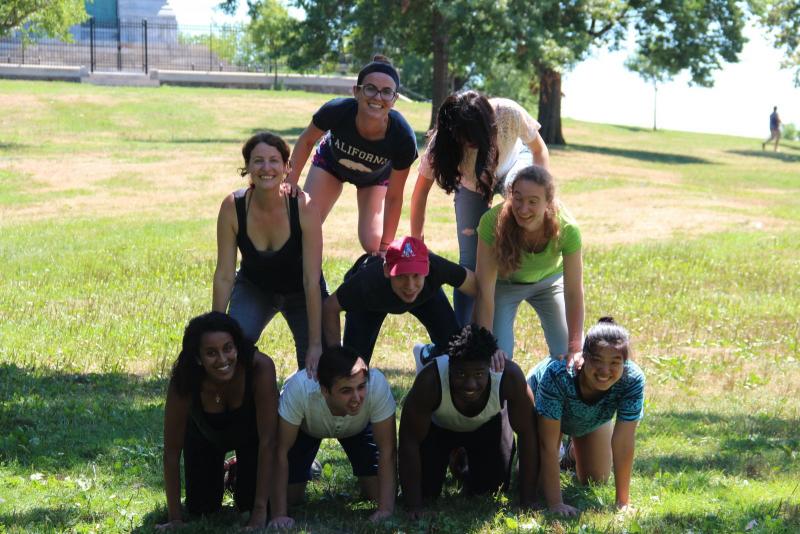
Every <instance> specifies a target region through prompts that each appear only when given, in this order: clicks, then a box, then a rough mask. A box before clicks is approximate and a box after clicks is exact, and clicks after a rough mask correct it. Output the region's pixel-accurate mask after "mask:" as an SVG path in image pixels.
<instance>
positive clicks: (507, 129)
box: [411, 91, 550, 326]
mask: <svg viewBox="0 0 800 534" xmlns="http://www.w3.org/2000/svg"><path fill="white" fill-rule="evenodd" d="M540 127H541V125H540V124H539V123H538V122H537V121H536V120H535V119H534V118H533V117H531V116H530V114H529V113H528V112H527V111H526V110H525V108H523V107H522V106H520V105H519V104H517V103H516V102H514V101H513V100H509V99H507V98H491V99H488V98H486V97H485V96H483V95H482V94H480V93H478V92H477V91H465V92H462V93H457V94H453V95H450V96H449V97H447V99H446V100H445V101H444V102H443V103H442V106H441V107H440V108H439V112H438V114H437V118H436V127H435V129H434V130H433V131H432V132H431V133H430V140H429V141H428V148H427V149H426V151H425V154H424V155H423V156H422V159H421V161H420V165H419V176H418V178H417V183H416V184H415V186H414V193H413V195H412V196H411V235H412V236H413V237H416V238H417V239H424V232H423V226H424V225H425V208H426V205H427V201H428V194H429V192H430V189H431V187H432V186H433V183H434V181H435V182H436V183H437V184H439V186H440V187H441V188H442V189H444V190H445V192H446V193H448V194H450V193H455V195H454V198H453V202H454V206H455V217H456V229H457V238H458V251H459V252H458V254H459V256H458V263H459V265H463V266H464V267H466V268H467V269H470V270H472V271H474V270H475V261H476V251H477V248H478V234H477V231H476V229H477V227H478V221H479V220H480V218H481V216H482V215H483V214H484V213H486V211H487V210H488V209H489V207H490V206H491V205H492V196H493V195H494V193H495V192H500V193H501V194H505V191H506V186H507V185H508V184H509V183H510V182H511V181H512V180H513V179H514V176H516V174H517V172H518V171H519V170H520V169H522V168H524V167H527V166H528V165H530V164H531V163H535V164H537V165H540V166H542V167H544V168H547V167H548V165H549V160H550V157H549V153H548V150H547V146H546V145H545V144H544V141H543V140H542V137H541V136H540V135H539V128H540ZM473 304H474V301H473V298H472V297H471V296H470V295H466V294H464V293H463V292H461V291H458V290H456V291H453V307H454V308H455V312H456V317H457V319H458V323H459V325H460V326H465V325H466V324H468V323H469V322H471V320H472V308H473Z"/></svg>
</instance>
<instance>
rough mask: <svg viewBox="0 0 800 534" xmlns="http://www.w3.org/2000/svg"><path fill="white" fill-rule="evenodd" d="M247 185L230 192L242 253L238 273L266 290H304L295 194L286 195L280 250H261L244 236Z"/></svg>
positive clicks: (271, 291) (301, 236)
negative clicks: (286, 214)
mask: <svg viewBox="0 0 800 534" xmlns="http://www.w3.org/2000/svg"><path fill="white" fill-rule="evenodd" d="M246 193H247V189H240V190H238V191H236V192H235V193H234V194H233V198H234V202H235V204H236V219H237V220H238V221H239V232H238V233H237V234H236V245H237V246H238V247H239V250H240V251H241V253H242V263H241V265H240V266H239V274H240V275H241V276H244V277H245V278H247V280H249V281H250V282H252V283H253V284H255V285H256V286H258V287H259V288H261V289H262V290H264V291H266V292H267V293H279V294H288V293H296V292H298V291H303V232H302V230H301V229H300V212H299V210H298V207H297V197H291V196H290V197H288V202H289V228H290V230H289V239H288V240H287V241H286V243H284V245H283V246H282V247H281V248H280V249H279V250H267V251H260V250H258V249H256V247H255V246H254V245H253V242H252V241H250V238H249V237H248V236H247V196H246Z"/></svg>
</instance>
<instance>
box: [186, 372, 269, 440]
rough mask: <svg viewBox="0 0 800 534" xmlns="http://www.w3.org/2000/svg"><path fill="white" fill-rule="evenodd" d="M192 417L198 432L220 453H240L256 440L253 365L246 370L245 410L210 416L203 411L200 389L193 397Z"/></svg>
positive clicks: (243, 401) (190, 411) (240, 407)
mask: <svg viewBox="0 0 800 534" xmlns="http://www.w3.org/2000/svg"><path fill="white" fill-rule="evenodd" d="M189 416H190V418H191V420H192V422H193V423H194V426H195V429H196V430H198V431H199V432H200V434H202V435H203V437H204V438H206V439H207V440H208V441H210V442H211V443H213V444H214V445H215V446H216V447H217V448H218V449H220V450H231V449H236V448H238V447H239V446H240V445H241V444H243V443H244V442H246V441H248V440H250V439H252V438H253V435H255V436H257V435H258V432H257V424H256V403H255V397H254V396H253V371H252V364H251V365H249V366H247V367H245V370H244V395H243V396H242V405H241V406H239V407H238V408H234V409H233V410H227V411H224V412H221V413H208V412H206V411H204V410H203V402H202V401H201V400H200V390H199V388H198V390H197V391H196V392H195V393H194V395H192V405H191V408H190V410H189Z"/></svg>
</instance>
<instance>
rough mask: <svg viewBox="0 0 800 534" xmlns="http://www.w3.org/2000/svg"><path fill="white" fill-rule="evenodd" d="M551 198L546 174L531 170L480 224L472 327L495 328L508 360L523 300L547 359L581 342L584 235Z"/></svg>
mask: <svg viewBox="0 0 800 534" xmlns="http://www.w3.org/2000/svg"><path fill="white" fill-rule="evenodd" d="M555 195H556V192H555V183H554V181H553V177H552V176H551V175H550V173H549V172H547V170H546V169H544V168H543V167H539V166H537V165H531V166H530V167H526V168H524V169H522V170H521V171H519V173H517V175H516V177H515V178H514V181H513V182H511V185H510V187H509V190H508V192H507V193H506V199H505V202H504V203H503V204H500V205H499V206H495V207H493V208H492V209H490V210H489V211H487V212H486V214H484V215H483V217H481V220H480V224H479V225H478V235H479V236H480V239H479V241H478V267H477V270H476V272H475V276H476V277H477V279H478V301H477V303H476V305H475V322H477V323H478V324H480V325H481V326H484V327H486V328H490V329H492V331H493V332H494V335H495V336H497V344H498V345H499V346H500V349H502V350H503V351H505V353H506V354H507V355H508V356H509V358H511V357H512V356H513V351H514V320H515V319H516V316H517V310H518V308H519V305H520V303H521V302H522V301H523V300H524V301H526V302H528V304H530V305H531V306H532V307H533V309H534V310H535V311H536V314H537V315H538V316H539V321H540V322H541V325H542V330H544V337H545V341H547V347H548V349H549V350H550V356H551V357H553V358H558V357H561V356H563V355H565V354H566V355H568V357H569V358H571V356H572V355H574V354H576V353H579V352H580V350H581V346H582V344H583V315H584V303H583V259H582V257H581V233H580V230H579V228H578V225H577V224H576V222H575V220H574V219H573V218H572V216H571V215H570V214H569V212H567V210H566V208H565V207H564V206H563V205H562V204H561V203H560V202H558V201H557V200H556V196H555Z"/></svg>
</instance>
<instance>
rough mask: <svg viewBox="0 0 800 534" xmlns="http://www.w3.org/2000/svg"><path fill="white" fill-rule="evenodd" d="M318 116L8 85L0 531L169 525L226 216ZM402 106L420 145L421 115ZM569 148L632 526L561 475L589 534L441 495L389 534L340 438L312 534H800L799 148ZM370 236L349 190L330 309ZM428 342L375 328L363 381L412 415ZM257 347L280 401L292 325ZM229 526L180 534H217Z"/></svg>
mask: <svg viewBox="0 0 800 534" xmlns="http://www.w3.org/2000/svg"><path fill="white" fill-rule="evenodd" d="M328 98H329V97H328V96H326V95H319V94H307V93H299V92H291V91H284V92H273V91H244V90H220V89H203V88H197V89H189V88H175V87H162V88H159V89H134V88H102V87H94V86H88V85H79V84H66V83H33V82H21V81H4V80H0V102H2V107H3V113H2V114H0V257H1V258H2V261H1V262H0V533H6V532H14V533H16V532H128V531H132V530H133V531H140V532H149V531H151V530H152V527H153V525H154V524H155V523H157V522H161V521H163V520H164V519H165V515H166V511H165V505H164V501H165V499H164V493H163V487H162V476H161V444H162V419H163V402H164V394H165V385H166V377H167V375H168V372H169V369H170V366H171V364H172V361H173V360H174V358H175V357H176V355H177V352H178V348H179V343H180V337H181V335H182V329H183V326H184V325H185V323H186V321H187V320H188V318H190V317H192V316H194V315H196V314H198V313H201V312H203V311H206V310H207V309H208V308H209V307H210V303H211V277H212V272H213V269H214V261H215V237H214V231H215V219H216V215H217V211H218V208H219V203H220V202H221V201H222V198H223V197H224V196H225V195H226V194H227V193H229V192H230V191H232V190H234V189H236V188H238V187H240V186H241V184H242V183H243V181H242V179H241V178H239V176H238V174H237V173H236V169H237V167H239V166H241V161H240V159H241V155H240V147H241V144H242V142H243V141H244V140H245V139H246V138H247V137H249V136H250V135H251V134H252V133H253V132H255V131H258V130H261V129H270V130H272V131H275V132H277V133H279V134H281V135H283V136H285V137H286V138H287V140H288V141H289V142H290V143H293V142H294V141H295V140H296V139H297V136H298V135H299V133H300V132H301V131H302V129H303V128H304V127H305V126H306V125H307V123H308V121H309V120H310V117H311V114H312V113H313V111H314V110H315V109H316V108H317V107H318V106H319V105H320V104H321V103H323V102H325V101H326V100H327V99H328ZM398 107H399V109H400V110H401V111H402V112H403V114H404V115H405V116H406V117H407V118H408V119H409V120H410V122H411V124H412V125H413V126H414V128H415V129H416V131H417V133H418V137H419V138H420V139H423V138H424V132H425V129H426V127H427V119H428V116H429V109H428V108H427V107H426V106H424V105H418V104H407V103H401V104H399V106H398ZM565 136H566V138H567V141H568V142H569V143H570V144H569V145H567V146H566V147H564V148H556V149H553V150H552V151H551V168H552V170H553V172H554V174H555V175H556V177H557V179H558V181H559V187H560V192H561V197H562V199H563V201H564V203H565V204H566V205H567V206H568V207H569V209H570V211H571V212H572V213H573V214H574V215H575V216H576V218H577V219H578V221H579V223H580V224H581V229H582V231H583V234H584V244H585V250H584V255H585V256H584V261H585V286H586V309H587V323H588V322H590V321H592V320H594V319H596V318H597V317H599V316H600V315H613V316H614V317H615V318H617V320H618V321H619V322H621V323H622V324H625V325H627V326H628V327H629V328H630V330H631V332H632V334H633V339H634V358H635V359H636V360H637V361H638V362H639V364H640V365H641V366H642V368H643V369H644V371H645V373H646V375H647V380H648V386H647V393H646V395H647V401H646V407H645V411H646V414H645V419H644V421H643V422H642V424H641V426H640V428H639V431H638V434H637V437H638V439H637V453H636V460H635V465H634V474H633V480H632V488H631V492H632V501H633V503H634V506H635V507H636V512H635V513H634V514H631V515H627V516H620V515H617V514H615V512H614V510H613V502H614V489H613V484H608V485H604V486H593V487H588V488H585V487H579V486H577V485H576V484H575V483H574V482H573V481H572V480H570V479H569V477H568V476H567V475H566V474H565V475H563V477H564V478H563V481H562V482H563V486H564V488H565V490H564V491H565V499H566V500H567V501H568V502H571V503H573V504H576V505H577V506H579V507H580V508H581V509H582V510H583V511H584V512H583V514H582V515H581V516H580V517H579V518H577V519H568V520H566V519H558V518H555V517H553V516H550V515H548V514H544V513H541V512H537V513H521V512H520V511H519V510H517V509H516V508H515V500H516V499H515V495H516V493H510V494H509V495H507V496H504V495H497V496H495V497H494V498H483V499H480V498H467V497H463V496H461V495H459V494H458V490H457V488H456V487H455V485H454V484H453V483H448V485H447V486H446V493H445V495H444V496H443V498H442V499H441V500H440V501H439V503H438V504H437V505H435V509H436V511H437V513H436V514H435V515H432V516H431V517H430V518H428V519H426V520H424V521H420V522H416V523H415V522H410V521H408V520H406V518H405V516H404V514H403V513H402V512H399V513H397V514H396V515H395V517H394V518H393V519H392V520H391V521H390V522H389V523H387V524H384V525H383V526H381V527H378V528H374V527H370V526H367V525H365V524H363V523H362V521H363V520H365V519H366V517H367V515H368V511H369V510H370V505H369V504H368V503H364V502H358V501H355V502H354V499H355V498H354V497H351V496H355V495H356V493H357V487H356V484H355V481H354V479H353V478H352V476H351V475H350V469H349V464H348V463H347V460H346V457H345V456H344V454H343V453H342V452H341V450H340V449H339V447H338V445H333V444H332V443H327V442H326V444H324V445H323V449H322V453H321V460H322V461H323V463H327V464H329V465H330V466H331V468H332V469H331V470H326V473H327V475H326V476H325V477H323V479H322V480H319V481H316V482H313V483H312V484H311V485H310V491H309V501H310V502H309V503H308V504H306V505H305V506H302V507H299V508H297V509H295V510H293V511H292V514H293V515H294V517H295V518H296V519H298V523H299V524H300V528H301V529H305V530H307V531H313V532H351V531H359V532H360V531H370V532H371V531H379V532H389V531H402V532H416V531H427V532H453V533H460V532H516V531H525V532H664V533H667V532H669V533H671V532H694V533H698V532H704V533H716V532H743V531H745V530H747V531H748V532H764V533H766V532H787V533H788V532H798V531H800V430H798V428H800V395H799V393H800V386H798V384H800V341H799V340H800V248H799V247H798V244H800V143H783V144H782V146H781V149H780V151H779V152H778V153H773V152H762V151H761V147H760V143H761V141H760V140H757V139H745V138H738V137H728V136H716V135H713V136H712V135H700V134H691V133H683V132H670V131H659V132H652V131H649V130H646V129H640V128H631V127H621V126H611V125H598V124H589V123H581V122H576V121H570V120H567V121H565ZM415 177H416V173H415V172H412V173H411V177H410V178H409V183H408V184H407V186H406V193H407V195H406V198H407V199H408V198H409V197H410V192H411V190H412V188H413V181H414V180H415ZM451 202H452V200H451V199H450V198H448V197H447V196H445V195H444V194H443V193H441V191H438V190H436V189H434V191H433V193H432V196H431V200H430V201H429V210H428V219H427V223H426V241H427V242H428V243H429V245H430V246H431V248H432V249H433V250H434V251H436V252H438V253H441V254H443V255H445V256H448V257H450V258H455V257H456V255H457V244H456V240H455V235H454V220H453V219H454V218H453V214H452V205H451ZM404 214H405V215H404V218H403V219H402V220H401V225H400V232H404V231H407V230H408V208H407V205H406V208H405V209H404ZM355 221H356V216H355V194H354V192H353V189H352V187H350V186H348V187H346V188H345V191H344V192H343V193H342V196H341V198H340V200H339V202H338V203H337V205H336V208H335V209H334V212H333V213H332V214H331V216H330V217H329V220H328V222H327V223H326V225H325V228H324V233H325V262H324V266H323V267H324V270H325V275H326V278H327V280H328V282H329V284H330V285H331V286H333V287H335V286H336V285H337V284H338V283H339V281H340V280H341V277H342V275H343V273H344V272H345V271H346V270H347V268H348V267H349V264H350V262H351V261H352V260H354V259H355V257H357V256H358V254H359V251H358V249H357V245H355V243H357V240H354V239H353V237H354V235H353V228H355ZM516 332H517V347H516V352H515V355H516V360H517V361H518V363H520V365H521V367H522V368H523V369H525V370H527V369H528V368H530V367H531V366H532V365H533V364H534V363H535V362H537V361H539V360H540V359H541V358H542V357H543V355H544V354H545V352H544V347H545V345H544V340H543V338H542V334H541V329H540V327H539V326H538V322H537V320H536V318H535V314H534V313H533V312H532V311H531V310H530V309H527V308H526V309H522V310H521V312H520V315H519V317H518V319H517V326H516ZM423 339H425V332H424V330H423V329H422V327H421V326H420V325H418V324H417V323H416V321H415V320H414V319H413V317H410V316H408V317H406V316H403V317H390V318H388V319H387V321H386V323H385V324H384V328H383V331H382V337H381V339H380V340H379V344H378V347H377V348H376V351H375V356H374V359H373V362H374V365H375V366H376V367H379V368H381V369H382V370H384V372H385V373H386V375H387V377H388V379H389V381H390V383H391V384H392V386H393V390H394V393H395V395H396V397H397V399H398V401H399V403H401V401H402V398H403V397H404V395H405V393H406V392H407V390H408V388H409V387H410V384H411V382H412V380H413V358H412V356H411V353H410V349H411V346H412V344H413V342H414V341H417V340H423ZM259 346H260V348H261V349H262V350H263V351H264V352H266V353H267V354H269V355H271V356H272V357H273V358H274V359H275V362H276V365H277V368H278V375H279V378H280V379H283V378H285V377H286V376H288V375H289V374H290V373H291V372H292V371H293V368H292V366H293V365H294V354H293V351H294V349H293V345H292V342H291V337H290V333H289V330H288V327H287V326H286V324H285V323H284V322H283V321H282V319H276V320H275V321H274V322H273V323H272V324H270V325H269V327H268V328H267V329H266V331H265V333H264V335H263V336H262V338H261V340H260V343H259ZM229 504H231V505H232V501H230V502H229ZM398 510H402V503H398ZM233 514H234V512H233V511H232V509H230V508H229V509H228V511H226V512H225V513H223V514H222V515H221V516H220V517H216V518H213V519H210V520H206V521H200V522H197V523H192V524H191V525H190V527H189V528H187V529H186V530H185V531H186V532H225V531H227V526H229V525H230V524H231V523H232V522H233V521H234V520H235V519H236V518H235V517H233Z"/></svg>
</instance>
